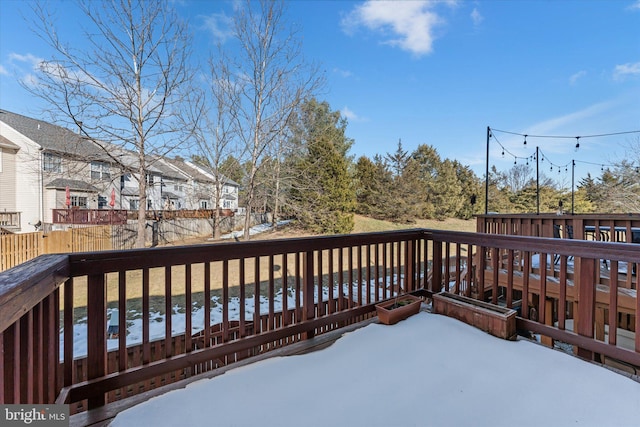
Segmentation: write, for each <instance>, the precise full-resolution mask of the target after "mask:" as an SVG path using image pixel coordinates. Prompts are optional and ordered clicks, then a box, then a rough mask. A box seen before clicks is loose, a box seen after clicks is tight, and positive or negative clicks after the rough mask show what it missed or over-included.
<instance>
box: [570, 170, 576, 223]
mask: <svg viewBox="0 0 640 427" xmlns="http://www.w3.org/2000/svg"><path fill="white" fill-rule="evenodd" d="M575 176H576V161H575V160H571V215H573V207H574V206H575V198H574V191H575V190H574V189H575Z"/></svg>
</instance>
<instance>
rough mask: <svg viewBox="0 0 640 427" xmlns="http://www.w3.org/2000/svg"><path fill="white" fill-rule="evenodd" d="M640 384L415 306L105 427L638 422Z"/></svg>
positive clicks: (177, 394)
mask: <svg viewBox="0 0 640 427" xmlns="http://www.w3.org/2000/svg"><path fill="white" fill-rule="evenodd" d="M639 420H640V383H637V382H635V381H633V380H632V379H630V378H627V377H625V376H623V375H620V374H617V373H614V372H612V371H610V370H608V369H605V368H602V367H599V366H596V365H594V364H591V363H588V362H584V361H582V360H580V359H577V358H575V357H573V356H570V355H567V354H565V353H562V352H559V351H555V350H551V349H548V348H545V347H543V346H541V345H538V344H535V343H532V342H529V341H526V340H519V341H504V340H500V339H498V338H495V337H493V336H490V335H488V334H486V333H484V332H482V331H480V330H478V329H475V328H473V327H471V326H468V325H466V324H464V323H462V322H459V321H457V320H454V319H451V318H447V317H445V316H440V315H435V314H430V313H427V312H421V313H419V314H418V315H415V316H413V317H411V318H409V319H407V320H405V321H402V322H400V323H398V324H396V325H394V326H385V325H381V324H371V325H369V326H366V327H364V328H361V329H359V330H357V331H354V332H350V333H346V334H344V335H343V336H342V337H341V338H340V339H339V340H338V341H336V342H335V343H334V344H333V345H332V346H330V347H329V348H326V349H324V350H321V351H317V352H313V353H309V354H306V355H301V356H289V357H277V358H272V359H268V360H264V361H261V362H258V363H254V364H251V365H248V366H244V367H241V368H237V369H233V370H231V371H228V372H227V373H226V374H224V375H221V376H219V377H216V378H213V379H209V380H201V381H197V382H195V383H193V384H191V385H189V386H187V387H186V388H185V389H180V390H175V391H171V392H168V393H166V394H164V395H162V396H159V397H155V398H152V399H150V400H149V401H147V402H145V403H143V404H140V405H138V406H135V407H133V408H131V409H128V410H126V411H124V412H122V413H120V414H119V415H118V416H117V417H116V418H115V420H114V421H113V423H112V426H114V427H117V426H142V425H153V426H177V425H184V426H212V425H216V426H251V427H253V426H263V427H270V426H278V427H284V426H292V427H293V426H295V427H298V426H301V425H304V426H306V427H312V426H323V427H324V426H349V427H357V426H385V427H387V426H469V425H473V426H514V425H517V426H542V425H553V426H569V425H572V426H573V425H576V426H598V427H600V426H618V427H624V426H636V427H637V426H638V425H639V424H638V423H639Z"/></svg>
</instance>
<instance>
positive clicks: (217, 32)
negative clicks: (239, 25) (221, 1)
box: [203, 13, 233, 42]
mask: <svg viewBox="0 0 640 427" xmlns="http://www.w3.org/2000/svg"><path fill="white" fill-rule="evenodd" d="M203 20H204V27H205V29H206V30H207V31H209V32H211V34H213V37H214V38H215V39H216V40H219V41H220V42H224V41H226V40H227V39H228V38H230V37H231V36H232V35H233V31H232V30H231V28H232V24H233V20H232V19H231V18H230V17H228V16H227V15H225V14H224V13H214V14H212V15H209V16H204V17H203Z"/></svg>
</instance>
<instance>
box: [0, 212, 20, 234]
mask: <svg viewBox="0 0 640 427" xmlns="http://www.w3.org/2000/svg"><path fill="white" fill-rule="evenodd" d="M0 228H4V229H6V230H14V229H19V228H20V212H0Z"/></svg>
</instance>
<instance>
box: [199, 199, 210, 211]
mask: <svg viewBox="0 0 640 427" xmlns="http://www.w3.org/2000/svg"><path fill="white" fill-rule="evenodd" d="M200 209H209V201H208V200H200Z"/></svg>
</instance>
